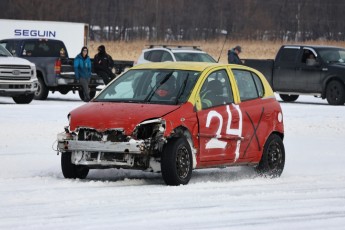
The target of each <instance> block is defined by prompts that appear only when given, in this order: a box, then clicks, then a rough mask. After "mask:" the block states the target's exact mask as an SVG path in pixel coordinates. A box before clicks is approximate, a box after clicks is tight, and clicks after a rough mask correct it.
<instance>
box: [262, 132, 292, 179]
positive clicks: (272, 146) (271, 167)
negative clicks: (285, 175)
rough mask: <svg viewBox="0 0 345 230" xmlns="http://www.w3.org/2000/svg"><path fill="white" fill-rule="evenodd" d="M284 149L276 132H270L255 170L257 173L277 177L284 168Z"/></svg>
mask: <svg viewBox="0 0 345 230" xmlns="http://www.w3.org/2000/svg"><path fill="white" fill-rule="evenodd" d="M284 164H285V149H284V144H283V141H282V139H281V138H280V137H279V136H278V135H277V134H271V135H270V136H269V137H268V139H267V141H266V143H265V145H264V150H263V153H262V157H261V160H260V162H259V165H258V166H257V167H256V171H257V173H258V174H259V175H263V176H269V177H279V176H280V175H281V174H282V172H283V169H284Z"/></svg>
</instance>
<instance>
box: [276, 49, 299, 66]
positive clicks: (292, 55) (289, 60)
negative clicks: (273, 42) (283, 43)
mask: <svg viewBox="0 0 345 230" xmlns="http://www.w3.org/2000/svg"><path fill="white" fill-rule="evenodd" d="M298 53H299V49H295V48H284V49H281V50H280V53H279V57H280V58H279V60H278V63H277V64H279V65H280V66H281V67H295V62H296V58H297V55H298Z"/></svg>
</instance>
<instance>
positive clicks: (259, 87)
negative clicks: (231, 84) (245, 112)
mask: <svg viewBox="0 0 345 230" xmlns="http://www.w3.org/2000/svg"><path fill="white" fill-rule="evenodd" d="M233 73H234V75H235V79H236V83H237V87H238V90H239V92H240V99H241V101H246V100H251V99H256V98H259V97H263V95H264V88H263V84H262V82H261V80H260V78H259V77H258V76H257V75H256V74H255V73H253V72H250V71H246V70H233Z"/></svg>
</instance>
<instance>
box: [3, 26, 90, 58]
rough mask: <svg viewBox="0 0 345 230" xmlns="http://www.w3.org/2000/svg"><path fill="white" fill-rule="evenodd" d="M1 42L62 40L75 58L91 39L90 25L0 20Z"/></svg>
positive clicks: (70, 54)
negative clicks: (24, 39)
mask: <svg viewBox="0 0 345 230" xmlns="http://www.w3.org/2000/svg"><path fill="white" fill-rule="evenodd" d="M0 28H1V30H0V40H1V39H7V38H42V39H58V40H62V41H63V42H64V43H65V45H66V48H67V51H68V55H69V56H70V57H75V56H76V55H77V54H78V53H80V50H81V48H82V47H83V46H87V42H88V39H89V25H88V24H86V23H75V22H54V21H31V20H12V19H0Z"/></svg>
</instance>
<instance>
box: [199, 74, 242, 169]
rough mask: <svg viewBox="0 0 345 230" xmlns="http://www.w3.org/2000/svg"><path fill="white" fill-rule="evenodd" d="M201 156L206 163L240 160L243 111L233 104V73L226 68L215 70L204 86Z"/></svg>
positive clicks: (200, 122) (201, 93) (200, 129)
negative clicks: (230, 76)
mask: <svg viewBox="0 0 345 230" xmlns="http://www.w3.org/2000/svg"><path fill="white" fill-rule="evenodd" d="M199 95H200V99H201V102H202V109H201V110H200V111H198V112H197V116H198V122H199V147H200V155H199V160H200V164H201V165H202V166H207V165H213V164H225V163H229V162H233V161H234V160H237V159H238V157H239V149H240V143H241V136H242V113H241V110H240V108H239V106H238V105H235V104H233V94H232V89H231V85H230V81H229V76H228V74H227V72H226V70H225V69H221V70H217V71H213V72H211V73H210V74H209V75H208V76H207V78H206V80H205V81H204V83H203V85H202V87H201V90H200V93H199Z"/></svg>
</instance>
